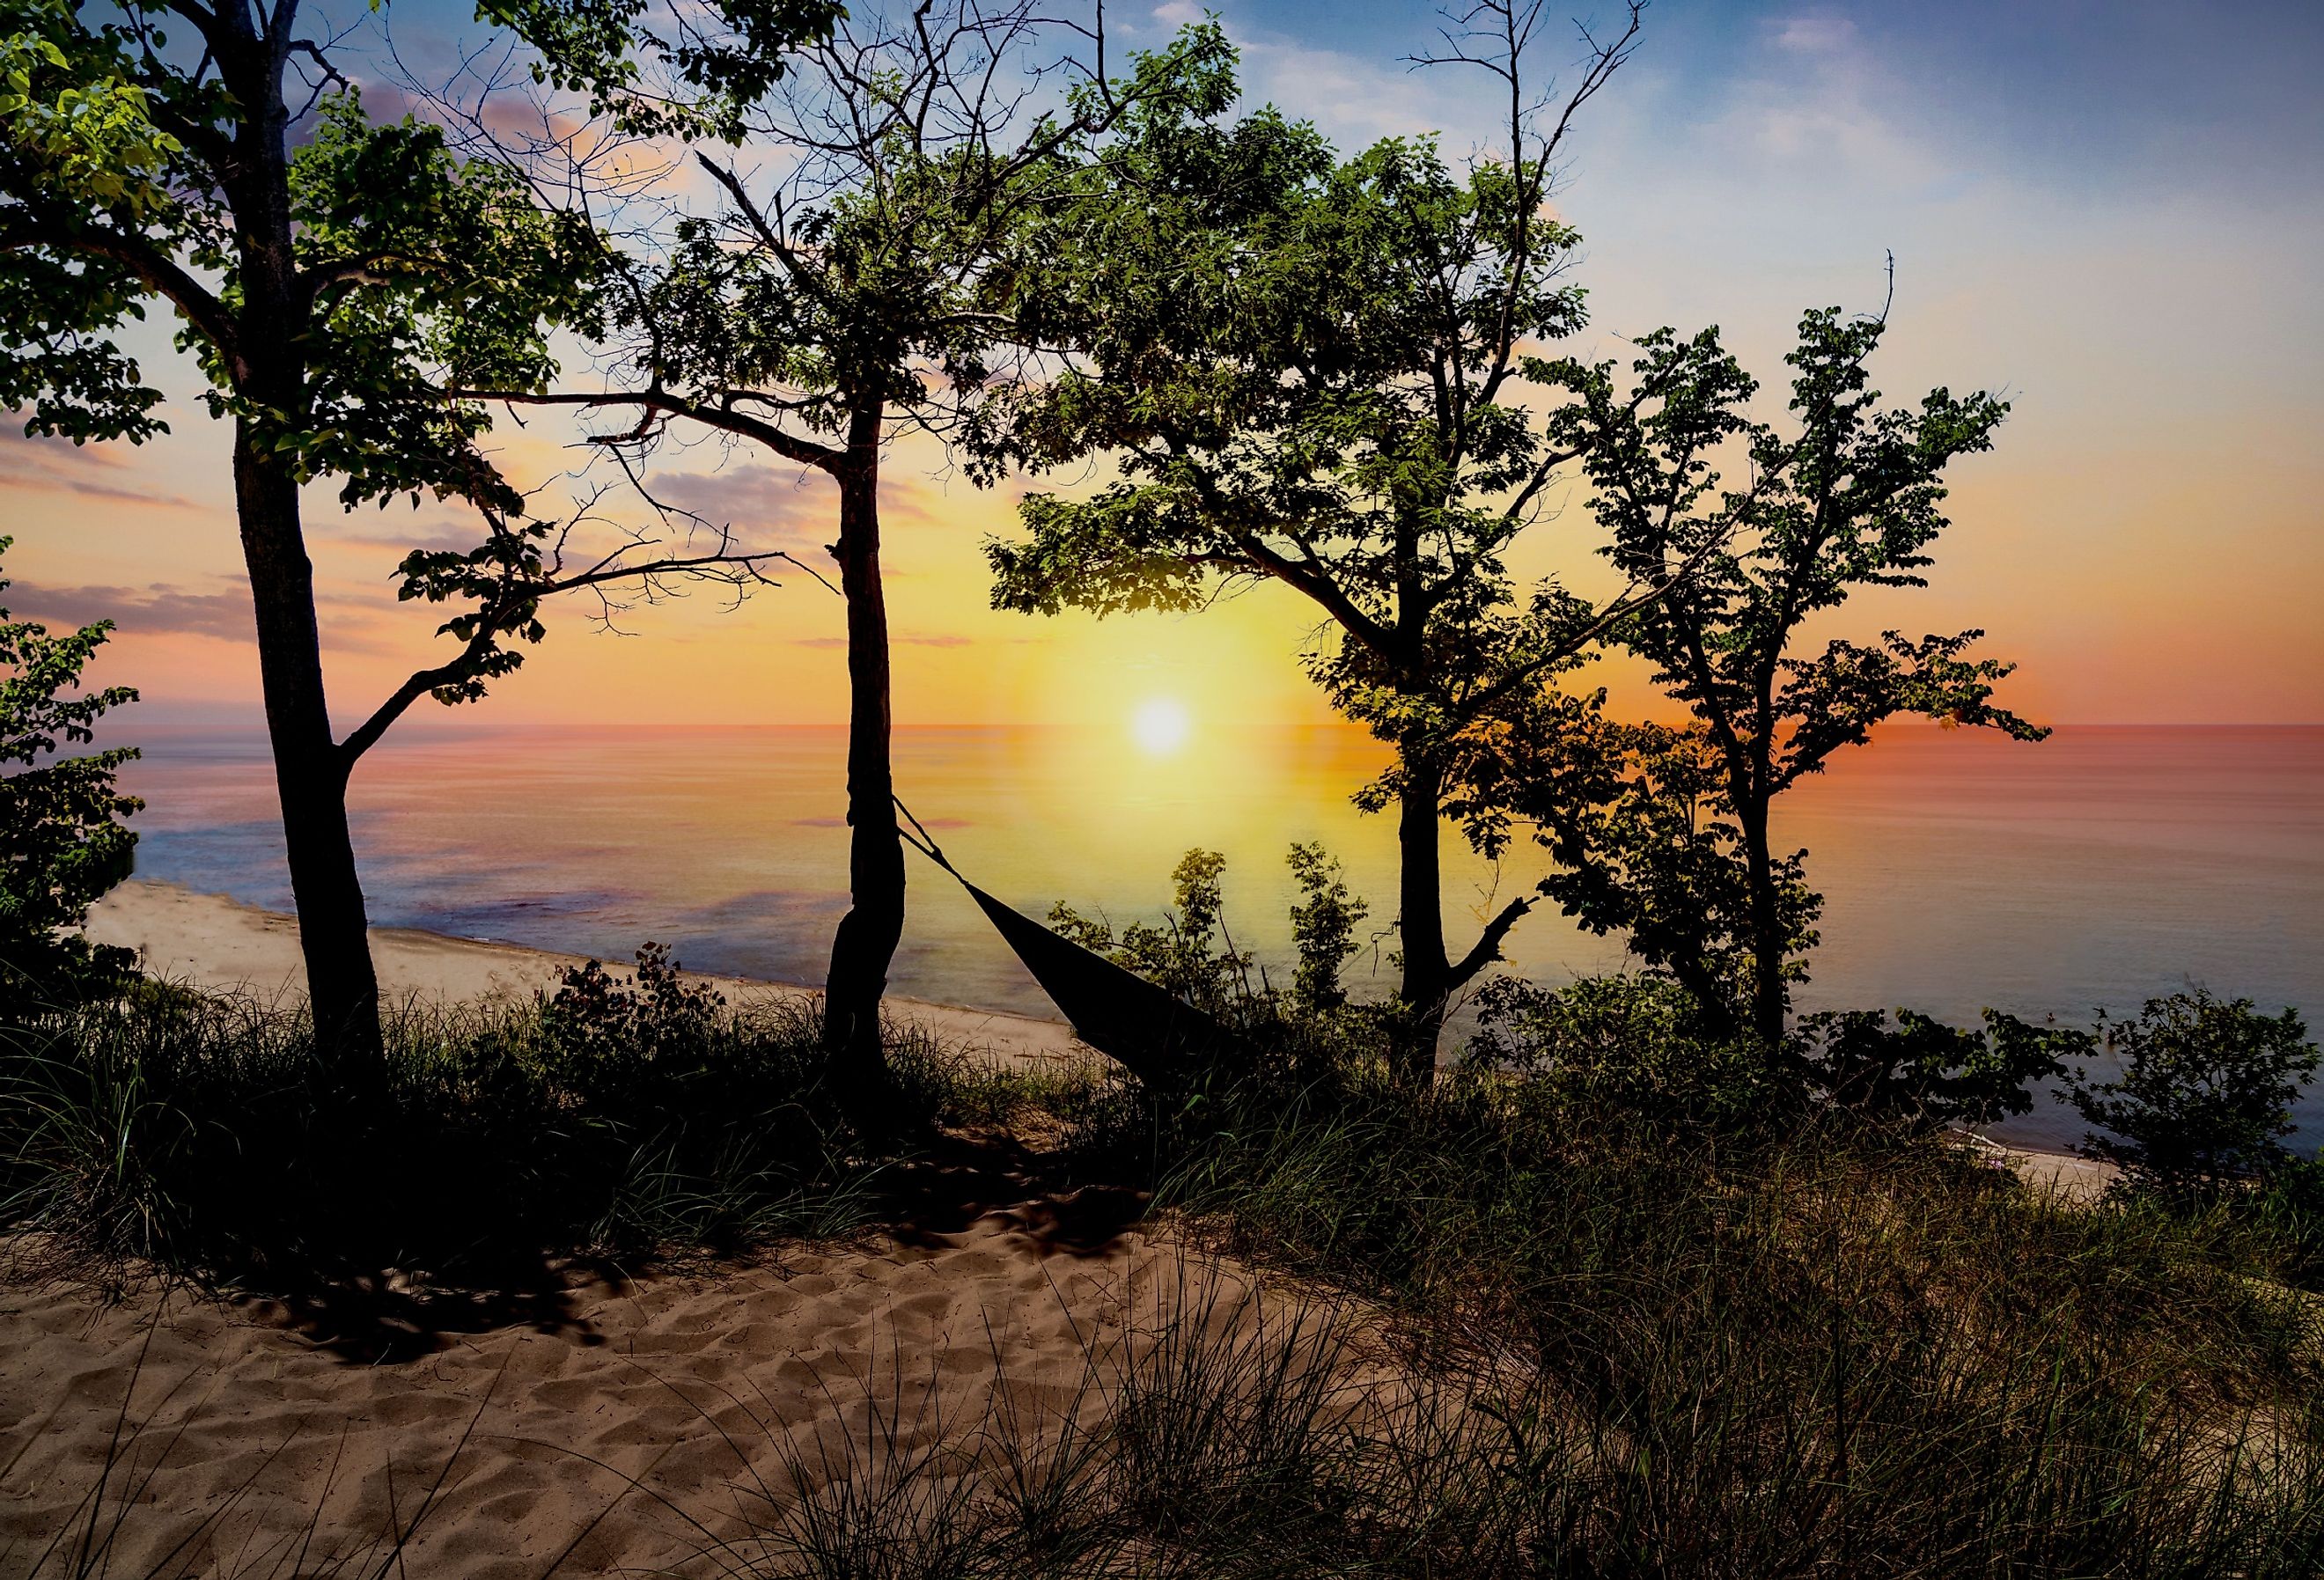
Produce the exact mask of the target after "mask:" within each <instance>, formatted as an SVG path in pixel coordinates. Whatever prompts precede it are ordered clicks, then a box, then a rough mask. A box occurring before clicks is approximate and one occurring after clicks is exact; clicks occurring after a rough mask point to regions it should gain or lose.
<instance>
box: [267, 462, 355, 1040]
mask: <svg viewBox="0 0 2324 1580" xmlns="http://www.w3.org/2000/svg"><path fill="white" fill-rule="evenodd" d="M234 485H235V505H236V507H237V510H238V512H239V513H240V516H241V524H242V552H243V559H244V563H245V564H246V565H247V566H248V567H249V570H250V591H251V601H252V603H253V605H254V606H255V608H256V610H257V615H258V673H259V679H260V682H261V684H262V685H263V688H264V691H265V696H266V730H267V735H268V736H269V738H270V739H271V741H272V744H273V748H274V784H275V790H276V792H277V793H278V794H279V795H280V797H281V803H282V844H283V850H284V853H285V855H286V856H287V857H288V859H289V863H290V867H291V896H292V900H293V902H294V904H295V905H296V907H297V909H298V912H299V948H300V953H301V954H302V955H304V956H305V957H306V963H307V995H308V1000H309V1004H310V1005H311V1006H312V1009H313V1013H314V1017H315V1037H316V1047H317V1049H318V1051H319V1052H320V1053H321V1054H322V1055H323V1056H324V1057H325V1058H327V1059H330V1060H333V1061H334V1062H342V1063H361V1062H369V1061H372V1060H375V1059H376V1058H378V1057H379V1055H380V1050H381V1045H380V1027H379V981H378V978H377V977H376V976H375V975H374V974H373V971H372V961H371V940H370V938H369V937H368V936H367V934H366V932H365V930H364V896H363V885H362V883H361V882H359V881H358V880H357V878H356V876H355V845H354V843H353V841H352V840H351V839H350V838H349V837H348V834H347V775H346V767H345V765H344V764H343V762H341V760H340V755H339V751H338V747H337V744H335V743H334V742H333V740H332V737H331V716H330V709H329V707H327V703H326V701H325V698H324V693H323V651H322V640H321V635H320V633H319V632H318V630H317V628H316V624H315V572H314V567H313V565H312V564H311V563H310V562H309V559H308V558H307V545H306V542H305V540H304V538H303V537H302V535H301V534H300V527H299V485H298V483H297V481H296V480H295V479H293V478H292V477H291V476H288V475H286V473H285V471H284V470H283V468H281V467H277V466H274V465H272V464H271V460H270V457H267V456H265V455H263V454H262V453H261V451H260V446H259V444H258V443H257V442H256V441H255V439H254V436H253V434H252V432H251V429H250V423H249V421H248V420H246V419H245V420H241V421H239V422H237V424H236V426H235V446H234Z"/></svg>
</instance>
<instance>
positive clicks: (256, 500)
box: [0, 0, 829, 1055]
mask: <svg viewBox="0 0 2324 1580" xmlns="http://www.w3.org/2000/svg"><path fill="white" fill-rule="evenodd" d="M739 5H740V7H741V8H745V9H749V14H752V15H753V16H755V17H758V18H759V19H760V20H761V22H762V23H767V24H768V25H767V26H765V27H762V28H761V31H760V32H758V33H756V34H753V35H752V36H750V37H748V38H747V39H745V40H744V42H745V43H747V44H749V45H751V46H752V48H749V49H743V50H736V49H733V48H729V47H726V46H725V45H723V44H721V43H720V42H719V41H718V40H716V39H715V38H710V37H707V36H705V34H703V33H702V32H700V31H699V29H698V28H696V27H689V28H687V29H683V30H680V31H678V32H676V33H674V34H673V35H672V36H674V37H677V38H678V39H679V40H680V41H681V42H679V43H678V44H677V45H675V46H674V47H672V48H670V49H668V50H649V51H648V53H650V54H651V55H653V56H654V57H655V58H657V59H659V60H663V61H664V62H665V63H667V64H668V65H669V66H670V68H671V70H672V72H673V73H674V76H673V80H676V81H678V82H681V83H687V82H690V83H693V84H694V85H696V86H697V87H699V88H702V91H703V96H704V97H705V101H716V100H717V98H718V97H719V95H720V94H721V93H724V91H725V90H726V89H727V88H728V87H729V86H730V85H731V84H732V83H733V82H737V81H739V82H740V83H741V84H742V88H744V89H746V90H747V89H749V88H753V87H755V86H756V85H757V84H758V83H759V82H760V81H761V79H765V78H766V77H768V76H769V75H770V73H771V72H772V71H774V70H776V69H779V63H778V62H779V55H778V54H775V53H770V52H768V51H775V50H779V46H780V45H782V44H783V43H785V42H788V40H789V37H790V34H789V33H788V32H785V31H784V28H785V27H786V26H788V25H789V24H792V23H799V24H801V25H805V26H808V27H810V28H811V27H812V26H815V25H821V23H823V22H825V21H827V19H828V14H829V7H828V6H827V5H804V4H801V3H800V0H761V4H759V5H757V6H756V8H755V9H750V8H749V0H739ZM641 9H642V0H575V3H572V4H560V5H542V4H537V3H536V0H521V3H520V4H514V5H506V6H503V8H502V10H503V14H504V18H505V19H506V20H511V21H516V22H521V23H525V24H526V25H528V26H531V27H533V28H535V29H536V30H538V31H539V32H540V33H541V34H542V36H543V42H544V43H545V45H546V46H547V48H548V50H549V54H548V56H547V57H546V59H545V60H544V74H545V75H552V76H554V77H556V78H557V79H558V80H559V81H562V82H565V83H567V85H568V86H574V87H586V88H589V89H590V91H592V93H593V94H595V95H596V96H597V97H600V98H602V99H605V100H607V101H612V100H616V99H618V100H621V101H622V102H624V103H632V104H635V105H637V106H639V107H638V109H637V111H636V113H637V114H638V115H639V116H640V117H641V118H647V119H651V118H653V117H656V116H659V117H661V118H663V119H664V120H667V119H668V118H669V116H672V115H678V114H679V113H681V111H682V110H683V108H684V106H683V105H682V103H681V102H680V101H679V100H678V99H674V98H667V97H652V96H648V95H645V94H644V93H643V90H642V88H641V86H640V84H641V81H642V79H641V72H640V62H639V59H638V58H637V57H636V56H635V55H633V54H632V52H630V50H629V44H630V40H631V37H632V27H633V26H634V24H635V23H636V21H637V18H638V17H639V15H640V14H641ZM691 15H692V14H691V13H689V16H691ZM316 21H317V18H316V17H315V15H314V14H313V12H312V9H311V8H310V7H308V6H305V5H301V4H300V0H272V3H266V4H262V3H261V0H222V3H218V4H212V3H210V0H168V3H167V4H164V5H154V6H150V7H149V6H146V5H138V4H134V3H130V4H122V5H104V4H88V5H75V4H68V3H67V0H0V59H4V60H5V70H0V253H5V254H6V255H7V256H8V259H9V263H8V267H7V269H6V271H5V274H0V343H5V346H6V348H7V352H8V355H7V356H6V357H5V359H4V360H0V403H5V404H6V405H7V406H8V407H9V408H10V409H11V410H16V411H29V422H28V424H27V426H28V429H29V430H31V431H35V432H45V433H51V434H63V435H66V436H69V437H70V438H71V439H74V440H75V441H76V442H78V441H82V440H86V439H116V438H117V439H129V440H131V441H133V442H134V441H140V440H143V439H149V438H150V437H152V435H153V434H155V433H157V432H159V431H161V430H162V429H163V427H164V424H163V421H162V420H161V415H160V411H159V408H160V406H161V402H162V396H161V392H160V391H158V390H157V389H155V388H153V387H152V386H151V385H150V384H148V383H146V382H145V380H144V377H143V373H142V371H141V370H140V368H139V366H138V365H137V362H136V360H135V359H134V357H133V356H131V355H130V354H129V353H128V352H127V351H125V350H124V349H123V345H122V342H121V339H120V336H121V334H122V332H123V330H124V328H126V327H127V326H128V325H129V324H131V323H132V322H133V321H134V320H136V319H141V318H143V316H144V312H145V309H146V305H147V304H148V303H149V302H154V301H160V302H162V303H166V304H167V305H168V307H169V308H170V309H171V310H173V311H174V312H175V314H176V315H177V317H178V319H179V320H180V324H181V326H182V331H181V339H182V342H183V343H184V344H185V345H186V346H188V347H189V349H190V350H191V351H192V352H193V354H194V356H195V357H196V360H197V361H198V364H199V365H200V367H201V369H202V371H203V373H204V374H206V375H207V377H208V380H209V383H210V385H211V387H210V389H209V391H208V393H206V394H205V396H204V400H205V402H206V403H207V405H208V410H209V411H210V414H211V415H212V416H214V417H217V418H220V419H223V420H227V421H229V422H230V423H231V424H232V427H233V434H234V439H233V470H234V484H235V513H236V518H237V521H238V523H239V526H240V529H241V537H242V548H243V559H244V566H245V568H246V569H247V572H248V576H249V582H250V588H251V594H252V598H253V603H254V606H255V610H256V624H257V630H256V634H257V642H258V660H259V672H260V677H261V680H262V682H263V692H264V698H265V705H266V718H267V728H268V733H269V736H270V738H271V741H272V748H273V757H274V765H275V778H276V783H277V786H278V789H279V791H280V794H281V808H282V827H283V836H284V844H285V846H286V848H287V852H288V857H289V864H290V874H291V890H292V893H293V895H294V896H295V898H296V901H297V906H298V911H299V924H300V928H299V930H300V947H301V949H302V951H303V953H304V956H305V960H306V967H307V976H308V984H309V993H310V997H311V1002H312V1006H313V1012H314V1016H315V1021H316V1026H317V1030H318V1033H319V1034H320V1042H321V1045H322V1046H323V1047H324V1048H325V1049H335V1048H341V1047H344V1048H346V1049H350V1050H352V1051H354V1052H355V1053H356V1054H358V1055H362V1054H367V1053H370V1052H372V1051H374V1050H376V1049H377V1048H378V1046H379V1021H378V1003H377V985H376V980H375V978H374V974H373V970H372V964H371V956H370V951H369V947H368V943H367V940H366V938H365V935H364V898H363V890H362V887H361V885H360V882H358V879H357V875H356V872H355V855H354V851H353V847H352V845H351V844H350V842H349V838H348V831H347V817H346V785H347V777H348V774H349V772H350V771H351V770H352V769H353V767H354V766H355V762H356V760H357V759H358V758H359V757H360V756H361V755H362V754H363V753H364V750H365V749H366V748H368V747H369V746H370V745H371V744H373V743H374V742H375V741H376V740H377V739H378V738H379V736H380V735H381V733H382V732H383V731H384V730H385V729H386V727H387V726H388V725H389V724H391V723H392V721H393V720H394V719H395V717H397V716H399V715H400V714H401V712H402V711H403V710H404V709H405V708H407V707H410V704H411V703H412V702H413V701H415V700H417V699H418V698H420V697H421V696H425V695H429V694H433V695H434V696H436V697H437V698H438V699H439V700H443V701H446V702H456V701H462V700H466V699H469V698H474V697H475V696H478V695H480V694H481V693H482V691H483V689H484V685H485V684H486V682H487V681H489V680H490V679H492V678H493V677H495V676H497V675H500V674H503V673H505V672H506V671H507V670H510V669H512V668H513V667H514V666H515V665H516V663H517V662H518V661H519V658H520V655H519V653H518V652H517V651H513V649H512V647H511V646H510V643H511V642H524V641H530V640H534V639H537V638H538V637H539V633H540V628H539V618H538V605H539V599H540V598H541V597H542V596H547V595H548V594H550V593H553V592H557V591H559V590H564V589H566V588H568V587H604V585H606V584H607V583H608V582H609V581H612V580H614V579H617V578H619V577H622V576H637V575H640V574H678V573H682V572H683V571H685V570H687V569H688V568H707V567H709V566H712V565H714V564H723V563H728V562H730V561H731V559H732V557H731V556H728V555H726V554H724V551H723V550H724V546H723V545H722V546H721V550H722V551H721V552H720V553H717V554H714V555H711V556H706V557H677V558H672V557H668V556H661V557H659V558H656V557H653V556H651V554H650V549H651V546H650V545H639V544H630V545H625V546H624V548H623V549H622V550H617V551H616V553H615V554H614V555H613V557H611V558H600V559H589V560H586V561H583V562H582V563H581V564H580V565H579V566H578V568H575V567H573V566H571V565H568V564H567V563H565V562H564V561H563V559H562V557H561V556H560V555H559V553H558V541H560V540H558V538H557V536H556V534H555V533H554V531H553V530H552V529H550V528H549V527H548V526H546V525H545V524H543V523H539V522H529V521H526V520H525V519H523V518H524V501H523V499H522V498H521V496H520V495H519V494H517V493H516V492H515V490H513V489H512V487H511V486H510V485H508V484H507V483H506V482H505V481H504V480H503V478H502V477H501V476H499V475H498V473H497V472H495V471H494V470H493V467H491V466H490V465H489V464H488V463H487V462H486V461H485V459H484V457H483V455H482V454H481V452H480V451H479V449H478V448H477V445H476V442H475V441H476V439H478V437H479V436H480V435H481V434H482V433H483V432H484V429H485V427H486V419H485V417H484V413H483V411H482V410H481V409H480V408H479V407H477V406H475V404H473V403H468V402H455V401H447V400H446V399H444V398H443V396H442V393H441V391H442V390H443V389H445V388H447V387H457V386H461V385H466V384H486V385H493V386H509V387H524V388H530V387H534V386H537V385H538V384H539V383H540V382H541V381H542V380H544V379H545V378H546V377H547V376H548V375H549V372H550V369H551V363H550V361H549V353H548V348H547V335H548V333H549V330H550V329H551V328H554V327H555V326H557V325H558V324H560V323H563V322H565V321H567V320H569V319H573V318H574V317H575V316H576V314H579V313H580V312H582V311H583V310H584V309H585V307H586V302H587V293H588V291H589V288H590V281H591V279H592V278H593V271H592V268H591V266H590V265H591V261H592V260H593V259H594V257H595V247H594V245H593V244H592V241H591V238H590V236H589V235H588V226H587V225H586V222H585V221H584V220H582V219H580V218H578V217H571V216H566V215H560V214H558V213H555V212H551V211H548V210H545V209H543V208H540V207H539V205H537V204H536V203H535V202H534V201H533V199H532V197H531V195H530V193H529V192H528V191H527V190H526V189H525V188H524V187H523V185H522V183H521V182H520V181H518V180H515V179H514V178H513V177H512V176H511V175H510V174H509V173H508V172H506V171H503V170H500V169H498V168H495V167H493V166H490V165H484V164H477V163H464V162H461V161H458V160H456V159H455V158H454V157H452V155H451V154H450V153H449V152H447V148H446V146H445V143H444V138H443V135H442V134H441V132H440V131H439V129H438V128H437V127H435V126H431V125H420V124H419V123H417V122H414V121H411V120H405V121H402V122H399V123H397V124H394V125H380V124H375V123H374V122H372V121H370V120H368V119H366V118H365V116H364V113H363V110H362V106H361V102H360V99H359V97H358V96H357V94H356V92H355V88H354V86H353V84H351V83H350V82H349V81H348V80H347V79H346V77H345V76H344V75H343V74H342V73H341V71H340V70H339V69H338V68H337V66H335V65H334V64H333V61H332V51H333V46H334V44H335V43H336V42H337V41H338V39H340V38H341V37H343V36H344V35H343V34H342V33H341V32H337V31H335V30H334V29H333V28H332V27H331V26H329V25H328V24H327V23H325V24H324V25H321V26H316V25H314V24H315V23H316ZM777 23H779V24H781V25H775V24H777ZM641 36H642V35H641ZM325 476H330V477H336V478H337V479H338V480H339V482H340V485H341V486H340V494H341V498H342V500H343V501H344V502H345V503H346V504H348V505H349V506H353V505H355V504H358V503H361V502H364V501H367V500H375V501H379V502H382V503H384V502H385V501H386V500H387V499H389V498H391V497H392V496H395V495H398V494H408V495H410V496H411V497H412V498H414V499H415V500H416V499H417V498H419V497H420V495H422V494H433V495H435V496H437V497H439V498H457V499H462V500H466V501H468V502H471V503H473V504H475V505H477V506H478V507H480V508H481V509H482V510H483V511H484V513H485V517H486V523H487V530H486V533H485V541H484V542H483V544H482V545H481V546H480V547H479V548H478V549H477V550H475V551H474V552H473V553H470V554H466V555H450V556H447V555H421V556H416V557H415V558H414V559H412V560H410V561H407V562H406V566H405V575H406V578H407V581H406V586H405V588H404V593H405V596H417V597H424V598H428V599H430V600H442V599H446V598H470V599H473V600H474V601H475V609H474V610H473V612H471V613H469V614H463V615H459V616H457V617H456V618H455V619H454V620H453V621H452V622H450V623H449V624H447V626H446V628H445V629H446V631H447V633H449V634H450V635H452V636H453V637H455V638H456V639H457V641H458V642H460V647H459V650H458V651H457V653H456V654H455V655H454V656H452V657H451V658H449V659H448V660H447V661H445V662H444V663H442V664H439V665H436V666H432V667H430V668H429V669H428V670H423V671H421V672H420V673H419V674H416V675H414V676H412V677H411V679H410V680H409V681H407V682H406V683H405V684H404V685H403V686H401V687H400V688H398V689H397V690H396V692H395V693H394V694H393V695H392V697H390V698H388V700H387V701H386V702H385V703H384V704H383V706H382V707H380V708H379V709H378V710H376V711H375V712H374V713H373V714H372V715H371V716H369V718H368V719H367V721H366V722H365V723H364V725H362V726H360V727H359V728H357V729H355V730H354V731H353V732H351V733H350V734H349V735H347V736H346V738H345V739H344V740H342V739H337V738H335V736H334V734H333V730H332V725H331V718H330V713H329V708H328V707H327V698H326V694H325V688H324V683H323V665H322V651H321V642H320V637H319V633H318V627H317V622H316V614H315V593H314V572H313V568H312V566H311V564H310V562H309V557H308V551H307V541H306V536H305V531H304V527H303V524H302V522H301V518H300V485H302V484H304V483H306V482H308V481H309V480H312V479H316V478H319V477H325ZM639 548H643V549H645V550H647V551H648V559H650V560H651V561H652V562H651V563H641V561H640V560H639V559H634V558H627V557H626V556H628V555H629V553H630V551H631V550H636V549H639ZM742 569H743V570H744V571H747V570H748V569H749V565H748V562H747V561H746V563H745V565H744V566H743V567H742Z"/></svg>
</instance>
